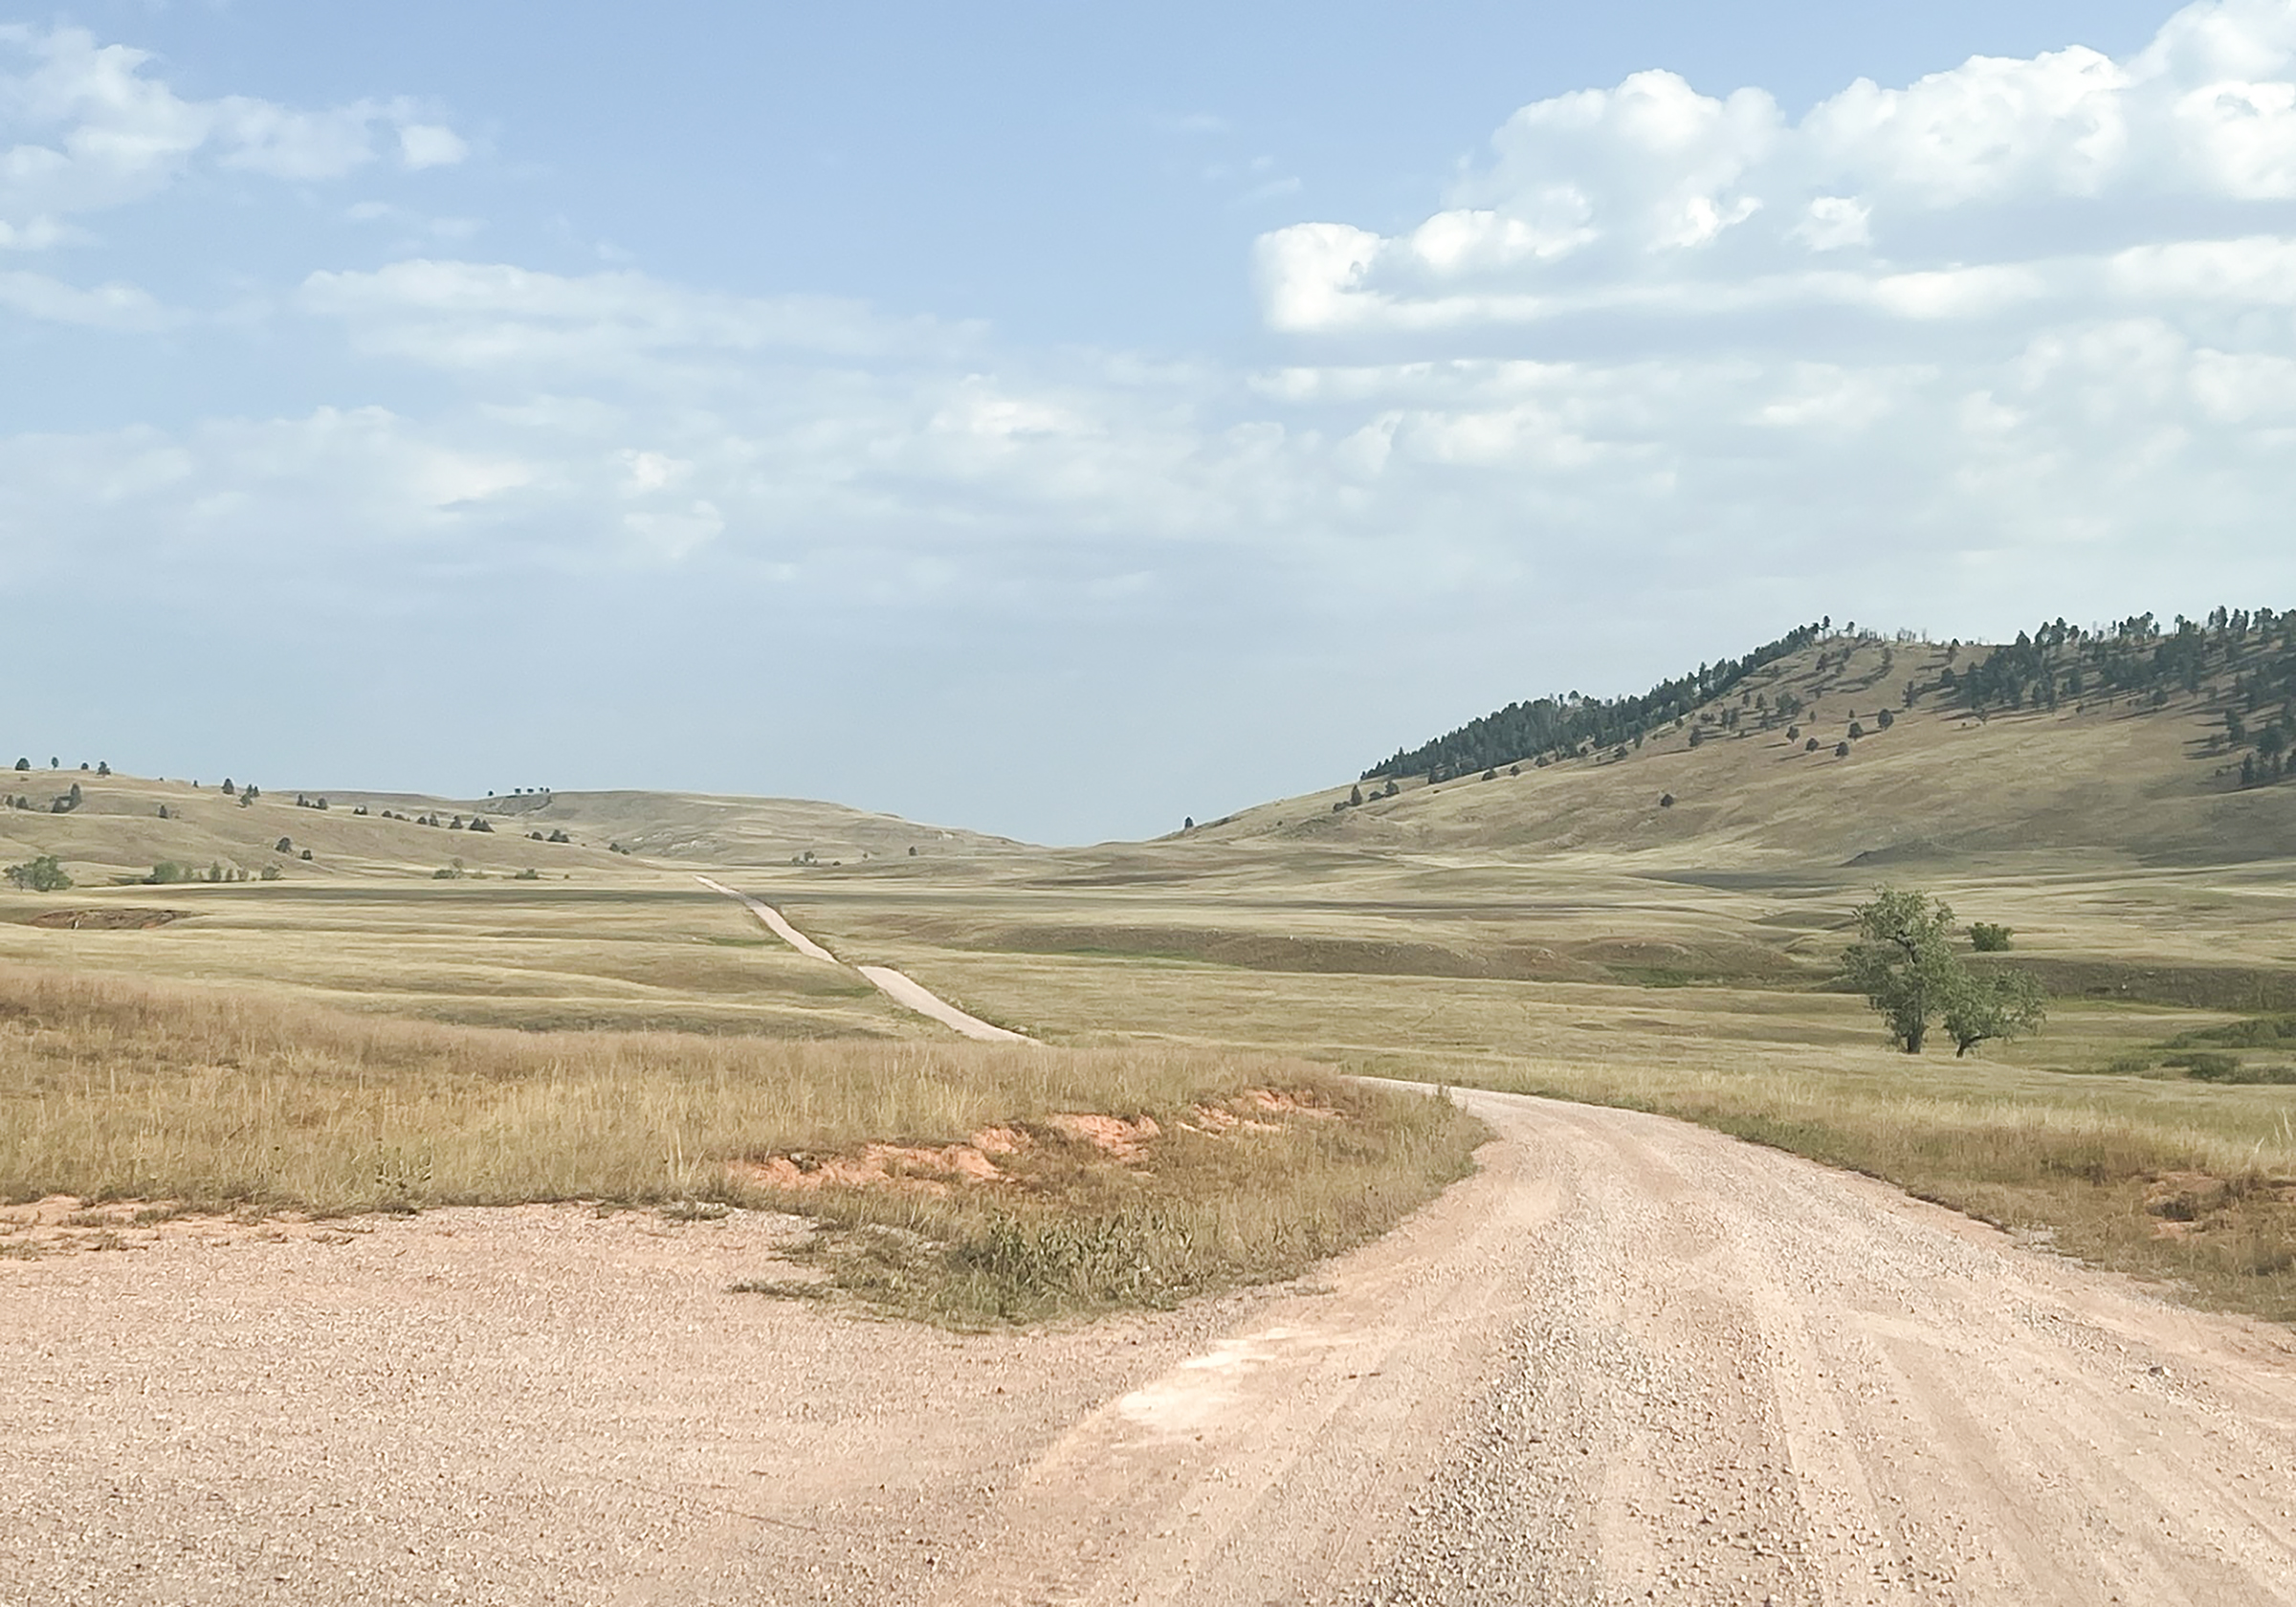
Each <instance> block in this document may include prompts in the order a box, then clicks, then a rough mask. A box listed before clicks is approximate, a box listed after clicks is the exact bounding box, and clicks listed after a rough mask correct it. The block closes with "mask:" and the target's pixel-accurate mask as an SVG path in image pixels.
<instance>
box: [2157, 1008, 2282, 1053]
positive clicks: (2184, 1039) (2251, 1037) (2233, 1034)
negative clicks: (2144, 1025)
mask: <svg viewBox="0 0 2296 1607" xmlns="http://www.w3.org/2000/svg"><path fill="white" fill-rule="evenodd" d="M2202 1044H2219V1045H2222V1046H2224V1047H2226V1048H2231V1049H2269V1048H2276V1047H2278V1046H2280V1045H2282V1044H2296V1016H2252V1017H2250V1018H2249V1019H2247V1020H2246V1021H2237V1022H2227V1023H2225V1024H2223V1025H2222V1026H2203V1027H2198V1028H2197V1029H2195V1030H2194V1031H2191V1032H2181V1033H2178V1034H2177V1035H2176V1036H2175V1037H2174V1038H2172V1039H2170V1040H2169V1045H2168V1046H2169V1047H2170V1048H2172V1049H2188V1048H2193V1047H2196V1046H2198V1045H2202Z"/></svg>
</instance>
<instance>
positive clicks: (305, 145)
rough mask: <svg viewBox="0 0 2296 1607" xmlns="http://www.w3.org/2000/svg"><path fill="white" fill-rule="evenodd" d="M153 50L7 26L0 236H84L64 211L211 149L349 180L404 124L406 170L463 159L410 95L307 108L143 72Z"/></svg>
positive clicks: (260, 168) (1, 97) (0, 47)
mask: <svg viewBox="0 0 2296 1607" xmlns="http://www.w3.org/2000/svg"><path fill="white" fill-rule="evenodd" d="M151 59H152V58H151V56H150V55H149V54H148V53H147V52H144V51H139V50H135V49H131V48H130V47H128V46H125V45H104V44H99V43H98V42H97V40H96V38H95V36H94V35H93V34H91V33H88V32H87V31H85V30H84V29H78V28H69V27H57V28H53V29H45V30H42V29H33V28H28V27H24V26H21V25H10V26H0V140H11V141H13V142H15V143H12V144H10V145H8V146H7V147H6V148H5V149H0V247H8V248H11V249H16V250H36V249H41V248H44V247H48V246H53V245H55V244H58V243H60V242H62V241H64V240H66V239H69V238H73V237H75V235H76V233H77V231H76V230H75V228H74V226H73V225H71V224H70V223H68V222H67V221H66V220H68V219H70V218H72V217H75V216H81V215H85V214H88V213H93V212H100V211H104V210H107V209H112V208H116V207H121V206H125V205H128V204H130V203H132V202H136V201H140V200H143V199H144V198H146V197H147V196H150V195H152V194H154V193H156V192H157V191H159V190H160V189H162V188H163V187H166V185H167V184H169V183H170V182H172V181H173V180H174V179H175V178H176V177H178V176H179V175H180V174H182V173H183V172H184V171H185V170H186V169H187V168H188V167H189V166H190V165H192V164H193V163H194V162H196V161H199V160H202V159H205V160H209V161H212V162H213V163H215V164H216V165H219V166H222V167H225V168H237V169H243V170H246V171H250V172H256V173H263V174H267V175H269V176H271V177H274V178H280V179H290V180H305V181H308V180H320V179H333V178H340V177H341V176H342V175H343V174H345V173H348V172H350V171H352V170H353V169H355V168H358V167H361V166H364V165H366V164H367V163H370V162H372V161H374V160H375V157H376V150H375V142H376V137H377V135H378V132H379V131H383V130H395V131H396V134H397V143H398V146H399V152H400V158H401V161H402V162H403V163H404V164H405V165H407V166H408V167H423V166H432V165H441V164H445V163H452V162H454V161H458V160H460V158H461V156H462V154H463V150H464V147H463V144H462V142H461V140H460V139H459V138H457V137H456V136H455V135H454V133H453V131H452V130H451V129H448V128H446V127H444V126H442V125H440V124H438V123H436V122H434V121H420V120H419V114H418V112H417V109H416V108H415V106H414V105H413V104H412V103H411V102H408V101H402V100H393V101H388V102H384V101H375V100H361V101H357V102H354V103H352V104H350V105H347V106H336V107H329V108H324V109H321V110H317V111H311V110H303V109H298V108H295V107H290V106H282V105H279V104H277V103H276V102H273V101H269V100H261V99H252V98H250V97H247V96H227V97H224V98H222V99H214V100H194V99H185V98H183V97H181V96H179V95H177V94H176V93H175V92H174V91H173V90H172V89H170V88H169V87H168V86H167V84H166V82H165V81H163V80H162V79H160V78H158V77H153V76H152V75H151V74H150V73H149V72H147V71H146V69H147V68H148V67H149V65H150V63H151Z"/></svg>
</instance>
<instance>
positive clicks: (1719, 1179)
mask: <svg viewBox="0 0 2296 1607" xmlns="http://www.w3.org/2000/svg"><path fill="white" fill-rule="evenodd" d="M1460 1097H1461V1098H1462V1099H1463V1101H1464V1102H1465V1103H1467V1105H1468V1108H1469V1109H1471V1110H1473V1111H1474V1112H1476V1113H1477V1114H1479V1115H1481V1116H1482V1117H1483V1118H1484V1119H1485V1120H1487V1121H1489V1122H1490V1124H1491V1126H1492V1127H1493V1128H1494V1130H1495V1131H1496V1132H1497V1134H1499V1138H1498V1142H1496V1143H1495V1144H1494V1145H1492V1146H1491V1147H1490V1149H1488V1150H1487V1151H1486V1152H1485V1154H1484V1160H1485V1170H1484V1172H1483V1174H1482V1175H1481V1176H1479V1177H1477V1178H1473V1179H1471V1180H1470V1181H1468V1182H1467V1183H1465V1184H1462V1185H1460V1186H1459V1187H1457V1188H1455V1189H1453V1190H1452V1191H1451V1192H1450V1194H1448V1195H1446V1197H1445V1198H1444V1199H1443V1200H1439V1201H1438V1202H1436V1203H1435V1204H1434V1205H1432V1206H1430V1207H1429V1208H1428V1209H1427V1210H1426V1211H1425V1212H1424V1213H1422V1214H1421V1215H1420V1216H1419V1217H1417V1218H1415V1219H1413V1221H1412V1222H1410V1223H1408V1224H1406V1225H1405V1227H1404V1228H1403V1229H1402V1230H1401V1231H1400V1232H1399V1233H1398V1234H1396V1235H1395V1236H1393V1237H1391V1238H1390V1239H1388V1240H1386V1241H1383V1242H1381V1243H1380V1244H1376V1245H1372V1246H1369V1247H1367V1248H1366V1249H1364V1250H1361V1251H1358V1252H1356V1253H1355V1254H1354V1255H1351V1256H1349V1257H1346V1258H1343V1259H1342V1260H1341V1261H1339V1262H1337V1263H1335V1264H1334V1265H1333V1267H1332V1269H1331V1272H1330V1277H1331V1284H1332V1289H1331V1292H1328V1293H1324V1294H1295V1295H1289V1296H1286V1297H1283V1298H1280V1299H1278V1300H1276V1301H1274V1302H1272V1303H1271V1305H1270V1306H1269V1308H1267V1309H1266V1310H1264V1311H1263V1312H1262V1313H1261V1315H1260V1318H1259V1320H1258V1321H1257V1322H1256V1323H1255V1324H1253V1325H1252V1326H1251V1327H1249V1328H1248V1329H1247V1330H1246V1331H1244V1332H1238V1333H1235V1334H1233V1335H1231V1336H1230V1337H1229V1338H1228V1339H1227V1340H1225V1342H1223V1344H1221V1345H1220V1346H1218V1347H1216V1348H1215V1349H1213V1350H1211V1351H1208V1352H1206V1353H1205V1354H1203V1355H1200V1356H1198V1357H1195V1358H1193V1359H1192V1360H1190V1361H1189V1362H1187V1363H1185V1364H1183V1365H1182V1366H1181V1367H1179V1368H1177V1369H1175V1370H1173V1371H1172V1372H1171V1373H1169V1374H1167V1375H1166V1376H1163V1377H1162V1378H1160V1379H1158V1380H1157V1381H1155V1382H1154V1383H1151V1384H1148V1385H1146V1386H1144V1387H1142V1388H1140V1389H1137V1390H1135V1391H1133V1392H1131V1393H1129V1394H1127V1395H1126V1396H1124V1397H1123V1398H1119V1399H1116V1400H1115V1401H1113V1402H1111V1403H1109V1404H1108V1405H1106V1406H1103V1407H1102V1408H1101V1409H1099V1410H1098V1411H1097V1412H1095V1413H1093V1415H1092V1416H1091V1417H1089V1418H1087V1419H1086V1420H1084V1421H1082V1422H1081V1423H1079V1424H1078V1425H1077V1426H1076V1427H1075V1428H1074V1429H1073V1430H1071V1432H1070V1433H1069V1434H1068V1435H1067V1436H1065V1437H1064V1438H1063V1439H1062V1440H1061V1441H1060V1442H1058V1443H1057V1444H1055V1445H1054V1446H1053V1447H1052V1449H1051V1450H1050V1451H1049V1453H1048V1454H1047V1455H1046V1456H1044V1457H1043V1458H1042V1459H1041V1460H1040V1461H1039V1462H1038V1463H1037V1464H1035V1466H1034V1467H1033V1468H1032V1470H1031V1472H1030V1474H1029V1477H1028V1478H1027V1480H1026V1481H1025V1482H1024V1484H1023V1486H1022V1487H1021V1489H1020V1490H1019V1491H1018V1492H1017V1493H1016V1494H1015V1495H1014V1496H1013V1497H1012V1499H1011V1501H1010V1503H1009V1505H1008V1508H1007V1510H1006V1511H1005V1513H1004V1517H1003V1520H1002V1522H1003V1527H1002V1529H1001V1530H998V1531H995V1532H993V1533H991V1534H990V1535H988V1536H986V1537H985V1538H984V1542H983V1545H984V1552H983V1555H982V1560H981V1561H980V1562H979V1563H978V1565H977V1566H976V1567H975V1569H974V1570H973V1572H972V1573H971V1574H969V1575H968V1576H967V1577H965V1578H964V1580H963V1581H962V1582H961V1583H960V1584H959V1585H958V1586H957V1587H955V1588H954V1589H952V1590H950V1591H949V1592H947V1593H945V1594H943V1595H941V1596H937V1597H934V1598H933V1599H934V1600H936V1601H937V1602H938V1603H940V1604H942V1607H982V1604H988V1603H1016V1604H1017V1603H1040V1602H1108V1603H1115V1602H1187V1603H1207V1604H1213V1607H1228V1604H1242V1603H1253V1604H1257V1603H1261V1602H1266V1601H1273V1600H1284V1601H1314V1602H1335V1603H1341V1602H1344V1603H1350V1604H1358V1603H1360V1604H1379V1607H1400V1604H1403V1603H1421V1602H1440V1603H1446V1604H1447V1603H1460V1604H1474V1607H1479V1604H1484V1603H1490V1604H1493V1607H1496V1604H1500V1603H1506V1604H1510V1607H1512V1604H1516V1603H1526V1602H1552V1603H1574V1604H1576V1603H1588V1604H1592V1603H1609V1602H1624V1601H1645V1600H1656V1601H1665V1602H1689V1603H1715V1604H1721V1603H1730V1604H1733V1607H1735V1604H1740V1603H1750V1602H1771V1603H1777V1604H1785V1603H1794V1604H1805V1603H1806V1604H1813V1607H1814V1604H1819V1603H1829V1604H1830V1603H1843V1602H1859V1603H1864V1602H1875V1603H1897V1602H1903V1603H1913V1602H1921V1603H1932V1602H1950V1603H1973V1604H1975V1603H2003V1604H2007V1603H2020V1604H2023V1603H2064V1604H2067V1607H2071V1604H2076V1603H2078V1604H2081V1607H2090V1604H2098V1603H2111V1602H2124V1603H2137V1602H2145V1603H2153V1602H2193V1603H2208V1604H2209V1607H2227V1604H2231V1603H2248V1602H2258V1603H2262V1602H2289V1601H2296V1344H2292V1343H2291V1339H2290V1335H2289V1334H2288V1333H2287V1332H2286V1331H2285V1330H2282V1329H2278V1328H2274V1327H2271V1326H2269V1325H2264V1324H2260V1323H2254V1322H2248V1321H2245V1320H2242V1319H2237V1318H2228V1317H2218V1316H2211V1315H2208V1314H2205V1313H2200V1312H2196V1311H2191V1310H2183V1309H2180V1308H2176V1307H2174V1306H2170V1305H2168V1304H2166V1303H2165V1302H2163V1301H2160V1300H2158V1299H2157V1298H2155V1297H2153V1296H2152V1295H2151V1294H2149V1293H2147V1292H2146V1291H2145V1290H2143V1289H2142V1288H2140V1287H2139V1286H2137V1285H2135V1284H2134V1283H2132V1282H2130V1280H2128V1279H2125V1278H2121V1277H2118V1276H2115V1275H2111V1274H2106V1273H2100V1272H2096V1271H2092V1270H2089V1269H2086V1268H2083V1267H2080V1266H2073V1265H2070V1264H2067V1263H2064V1262H2062V1261H2059V1260H2056V1259H2054V1258H2050V1257H2046V1256H2043V1255H2041V1254H2037V1253H2034V1252H2031V1251H2028V1250H2024V1249H2021V1248H2020V1247H2018V1246H2017V1245H2015V1244H2012V1243H2011V1242H2010V1241H2009V1240H2008V1239H2007V1238H2006V1237H2004V1236H2002V1235H2000V1234H1998V1233H1996V1232H1994V1231H1992V1230H1991V1229H1987V1228H1984V1227H1982V1226H1979V1225H1978V1224H1976V1223H1973V1222H1969V1221H1968V1220H1967V1219H1965V1218H1962V1217H1959V1216H1956V1215H1955V1214H1954V1213H1952V1212H1948V1211H1945V1210H1942V1209H1940V1208H1938V1207H1934V1206H1930V1205H1925V1204H1922V1203H1920V1202H1918V1201H1915V1200H1910V1199H1908V1198H1907V1197H1905V1196H1904V1195H1902V1194H1900V1193H1898V1192H1897V1191H1896V1190H1894V1189H1891V1188H1888V1187H1887V1186H1886V1185H1883V1184H1880V1183H1877V1182H1874V1181H1872V1180H1871V1179H1868V1178H1859V1177H1855V1176H1852V1175H1849V1174H1844V1173H1839V1172H1833V1171H1829V1170H1827V1169H1826V1168H1823V1167H1821V1166H1818V1165H1816V1164H1814V1163H1812V1162H1809V1161H1805V1160H1801V1159H1799V1158H1798V1157H1795V1156H1787V1155H1784V1154H1781V1153H1779V1152H1777V1151H1772V1150H1766V1149H1761V1148H1757V1147H1755V1146H1753V1145H1748V1144H1744V1143H1740V1142H1738V1141H1737V1140H1735V1139H1732V1138H1729V1137H1726V1136H1724V1135H1721V1134H1714V1133H1711V1132H1708V1131H1706V1130H1703V1129H1699V1128H1695V1127H1690V1126H1688V1125H1686V1124H1683V1123H1680V1122H1675V1121H1670V1120H1667V1119H1666V1118H1663V1117H1657V1116H1649V1115H1644V1114H1640V1113H1637V1112H1623V1111H1615V1110H1606V1109H1600V1108H1594V1107H1582V1106H1573V1105H1564V1104H1557V1103H1552V1102H1548V1101H1543V1100H1534V1099H1528V1098H1521V1097H1515V1096H1509V1095H1501V1094H1490V1093H1475V1092H1465V1093H1462V1094H1461V1095H1460Z"/></svg>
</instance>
